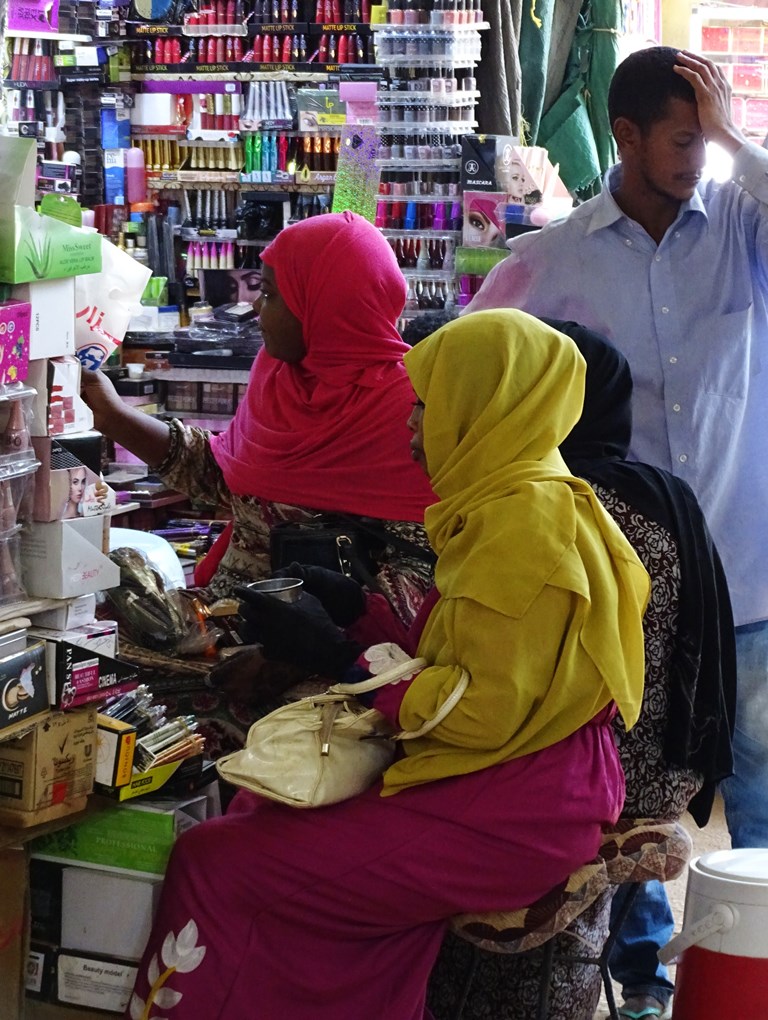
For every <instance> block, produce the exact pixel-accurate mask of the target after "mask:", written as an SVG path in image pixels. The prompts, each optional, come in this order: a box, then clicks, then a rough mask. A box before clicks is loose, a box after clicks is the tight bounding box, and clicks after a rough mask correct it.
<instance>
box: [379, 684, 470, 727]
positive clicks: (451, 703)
mask: <svg viewBox="0 0 768 1020" xmlns="http://www.w3.org/2000/svg"><path fill="white" fill-rule="evenodd" d="M468 686H469V673H468V672H467V671H466V669H464V667H463V666H462V667H461V676H460V677H459V682H458V683H457V684H456V686H455V687H454V688H453V690H452V691H451V693H450V694H449V695H448V697H447V698H446V699H445V701H444V702H443V703H442V705H441V706H440V708H439V709H438V710H437V712H436V713H435V715H434V716H433V717H432V718H431V719H427V721H426V722H425V723H424V724H423V725H422V726H419V728H418V729H417V730H401V731H400V732H399V733H396V734H395V735H394V737H393V738H392V739H393V740H415V739H416V737H423V736H424V734H425V733H429V732H430V730H433V729H434V728H435V727H436V726H439V725H440V723H441V722H442V721H443V719H445V717H446V716H447V715H448V714H449V713H450V712H452V711H453V710H454V708H456V706H457V705H458V703H459V701H460V700H461V699H462V698H463V697H464V692H465V691H466V689H467V687H468Z"/></svg>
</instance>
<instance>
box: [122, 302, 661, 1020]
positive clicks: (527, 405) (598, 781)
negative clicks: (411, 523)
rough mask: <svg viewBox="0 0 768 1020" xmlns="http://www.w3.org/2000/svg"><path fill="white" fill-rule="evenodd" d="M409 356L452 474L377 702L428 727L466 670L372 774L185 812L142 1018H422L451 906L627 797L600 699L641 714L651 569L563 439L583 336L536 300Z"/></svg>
mask: <svg viewBox="0 0 768 1020" xmlns="http://www.w3.org/2000/svg"><path fill="white" fill-rule="evenodd" d="M405 362H406V368H407V370H408V373H409V375H410V377H411V380H412V382H413V386H414V389H415V391H416V394H417V396H418V398H419V401H420V404H419V405H418V406H417V407H416V408H415V409H414V412H413V414H412V416H411V423H410V424H411V429H412V431H413V434H414V435H413V440H412V443H411V446H412V449H413V453H414V456H415V457H416V459H418V460H423V461H425V463H426V467H427V469H428V471H429V474H430V476H431V479H432V484H433V486H434V489H435V492H436V493H437V495H438V496H439V502H438V503H437V504H435V505H434V506H432V507H430V508H429V509H428V511H427V519H426V525H427V529H428V532H429V535H430V539H431V541H432V543H433V545H434V547H435V550H436V551H437V553H438V554H439V559H438V564H437V572H436V585H437V590H436V593H435V597H434V598H433V599H432V607H431V612H430V613H429V618H428V620H427V622H426V625H423V622H422V627H423V633H422V634H421V638H420V641H419V645H418V651H419V653H420V654H421V655H423V656H424V657H425V658H426V659H427V661H428V662H429V663H431V665H429V666H428V667H426V668H425V669H423V670H422V671H421V672H420V673H418V674H417V675H416V676H415V677H414V678H413V679H412V680H410V681H407V682H404V683H401V684H398V685H392V686H390V687H387V688H383V689H382V691H381V693H379V694H377V701H376V707H377V708H379V709H380V710H381V711H383V712H384V713H385V714H387V715H389V716H390V717H392V718H393V720H394V721H396V723H398V724H399V725H400V726H402V727H404V728H406V729H410V730H415V729H417V728H419V727H420V726H421V725H422V723H424V722H427V721H429V720H432V719H433V718H434V716H435V715H436V713H437V712H438V710H439V709H440V707H441V706H442V705H444V704H445V702H446V701H447V699H448V698H449V697H450V695H451V693H452V692H453V691H454V690H455V689H456V685H457V683H458V681H459V678H460V676H462V673H464V674H468V677H469V682H468V686H467V688H466V690H465V692H464V693H463V695H462V696H461V697H460V698H459V699H458V702H457V704H456V705H455V707H454V708H453V709H452V711H450V712H449V713H448V714H447V716H446V717H445V719H444V721H443V722H441V723H440V724H439V725H438V726H437V727H436V728H434V729H433V730H432V731H431V732H429V733H427V734H426V735H425V736H424V737H422V738H419V739H417V740H413V741H407V742H406V745H407V747H406V749H407V755H406V756H405V757H403V758H401V759H400V760H399V761H398V762H396V763H395V764H394V765H393V766H392V767H391V768H390V769H389V770H388V771H387V773H386V774H385V776H384V781H383V785H382V784H378V785H377V786H375V787H373V788H372V789H370V790H368V791H367V792H366V793H364V794H362V795H360V796H358V797H355V798H353V799H351V800H348V801H343V802H341V803H339V804H334V805H332V806H329V807H325V808H318V809H315V810H311V811H299V810H296V809H295V808H292V807H288V806H285V805H283V804H279V803H276V802H274V801H266V800H262V799H260V798H258V797H255V796H253V795H251V794H248V793H245V792H244V791H241V792H240V793H239V794H238V796H237V797H236V798H235V801H234V802H233V805H232V808H231V809H230V811H229V813H228V814H227V816H226V817H225V818H221V819H215V820H214V821H211V822H205V823H203V824H202V825H199V826H196V827H195V828H193V829H191V830H189V831H188V832H186V833H184V834H183V835H182V836H181V837H180V839H179V840H178V841H177V843H176V845H175V847H174V850H173V853H172V855H171V860H170V863H169V867H168V872H167V875H166V880H165V883H164V888H163V895H162V899H161V902H160V905H159V908H158V912H157V916H156V919H155V923H154V927H153V932H152V935H151V938H150V942H149V945H148V947H147V950H146V952H145V955H144V959H143V961H142V964H141V966H140V968H139V977H138V979H137V984H136V990H135V993H134V997H133V999H132V1001H131V1004H130V1009H129V1013H130V1016H131V1017H132V1018H134V1020H140V1018H142V1020H148V1018H151V1017H154V1016H156V1015H157V1016H159V1015H160V1013H161V1012H163V1010H162V1009H161V1008H160V1007H161V1006H162V1007H165V1008H167V1007H169V1006H170V1005H173V1010H172V1012H173V1017H174V1020H197V1018H198V1017H200V1016H206V1017H216V1018H217V1020H241V1018H242V1017H245V1016H247V1017H249V1020H272V1018H273V1017H275V1016H289V1017H291V1020H362V1018H366V1020H369V1018H370V1020H426V1018H427V1017H428V1016H429V1014H428V1013H427V1012H426V1007H425V993H426V984H427V979H428V976H429V972H430V970H431V968H432V964H433V962H434V960H435V958H436V956H437V953H438V950H439V948H440V944H441V942H442V939H443V936H444V934H445V931H446V928H447V924H448V919H449V918H450V917H451V916H452V915H453V914H458V913H465V912H477V911H487V910H505V909H506V910H511V909H515V908H518V907H522V906H525V905H527V904H530V903H533V902H534V901H535V900H537V899H538V898H539V897H540V896H542V895H544V894H545V893H546V892H548V891H549V890H550V889H552V888H553V887H554V886H555V885H556V884H557V883H559V882H561V881H563V880H564V879H565V878H566V877H567V876H568V875H569V874H570V873H571V872H572V871H573V870H575V869H576V868H577V867H579V866H580V865H582V864H584V863H585V862H586V861H589V860H591V859H592V858H593V857H594V856H595V854H596V853H597V850H598V847H599V844H600V835H601V827H602V826H603V825H605V824H607V823H611V822H613V821H615V819H616V817H617V816H618V814H619V811H620V809H621V804H622V801H623V795H624V781H623V776H622V773H621V768H620V765H619V762H618V756H617V753H616V747H615V745H614V742H613V735H612V730H611V726H610V719H611V716H612V715H613V713H614V712H615V707H614V706H616V705H617V706H618V708H619V710H620V711H621V713H622V716H623V718H624V720H625V722H626V723H627V725H632V723H633V722H634V720H635V718H636V716H637V713H638V709H639V705H640V700H641V694H642V683H643V650H642V649H643V643H642V612H643V608H644V604H645V600H646V597H647V594H648V580H647V576H646V574H645V572H644V570H643V568H642V567H641V565H640V563H639V560H637V558H636V557H635V554H634V553H633V552H632V550H631V548H630V546H629V545H628V544H627V542H626V541H625V540H624V539H623V537H622V536H621V534H620V532H619V531H618V529H617V528H616V526H615V525H614V524H613V522H612V521H611V519H610V518H609V517H608V516H607V514H605V512H604V511H603V510H602V508H601V506H600V504H599V503H598V502H597V501H596V499H595V497H594V496H593V494H592V490H591V489H590V488H589V486H588V485H587V484H586V483H584V482H581V481H579V480H578V479H576V478H574V477H573V476H571V475H570V474H569V473H568V470H567V469H566V467H565V464H564V463H563V461H562V460H561V458H560V455H559V453H558V452H557V447H558V445H559V444H560V443H561V442H562V440H563V439H564V438H565V436H566V435H567V434H568V433H569V432H570V430H571V427H572V426H573V425H574V424H575V422H576V420H577V419H578V417H579V414H580V411H581V405H582V400H583V395H584V377H585V365H584V362H583V360H582V358H581V355H580V354H579V353H578V351H577V349H576V347H575V345H574V344H573V342H572V341H571V340H569V339H568V338H567V337H565V336H563V335H562V334H560V333H558V332H556V331H555V330H553V329H551V328H549V327H547V326H545V325H544V324H543V323H541V322H539V321H538V320H536V319H533V318H531V317H529V316H527V315H525V314H523V313H520V312H514V311H489V312H479V313H477V314H476V315H469V316H466V317H464V318H462V319H459V320H457V321H456V322H453V323H451V324H450V325H448V326H446V327H444V328H443V329H441V330H439V331H438V332H437V333H436V334H434V335H433V336H432V337H431V338H429V339H428V340H426V341H423V342H422V344H420V345H419V346H418V347H417V348H415V349H414V350H413V351H412V352H410V353H409V354H408V355H406V359H405ZM422 404H423V408H422V406H421V405H422ZM424 616H426V612H425V614H424ZM297 619H298V618H297ZM417 623H418V621H417ZM379 647H380V646H379ZM412 650H413V649H412V648H409V649H407V651H408V652H409V653H410V652H411V651H412ZM376 660H377V652H375V651H374V650H371V649H369V651H368V652H367V653H366V654H365V656H364V657H363V659H362V664H365V663H367V664H368V666H369V667H370V669H369V672H371V671H373V670H374V669H375V668H376ZM356 668H357V669H359V668H360V666H358V667H356ZM382 794H384V796H382ZM164 967H165V968H166V969H165V970H163V968H164ZM174 968H175V969H174ZM164 981H166V982H167V988H166V987H163V988H162V989H160V992H158V988H159V987H160V983H162V982H164ZM161 993H162V994H161Z"/></svg>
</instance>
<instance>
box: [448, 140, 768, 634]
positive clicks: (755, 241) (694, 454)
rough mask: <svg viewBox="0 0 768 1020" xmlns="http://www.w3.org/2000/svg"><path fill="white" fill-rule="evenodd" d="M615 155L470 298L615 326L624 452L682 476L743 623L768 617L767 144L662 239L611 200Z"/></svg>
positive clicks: (748, 153)
mask: <svg viewBox="0 0 768 1020" xmlns="http://www.w3.org/2000/svg"><path fill="white" fill-rule="evenodd" d="M620 173H621V168H620V166H617V167H613V169H612V170H610V171H609V173H608V176H607V178H606V187H605V188H604V189H603V191H602V192H601V194H600V195H598V196H597V197H596V198H594V199H591V200H590V201H589V202H585V203H584V205H582V206H579V207H578V208H576V209H575V210H574V211H573V213H571V215H570V216H569V217H568V219H566V220H561V221H559V222H557V223H553V224H550V225H549V226H547V227H545V228H544V229H543V230H541V231H537V232H535V233H528V234H524V235H522V236H520V237H516V238H514V239H513V240H512V241H511V242H510V243H509V247H510V250H511V255H510V256H509V258H507V259H505V260H504V261H503V262H501V263H499V264H498V265H497V266H496V267H495V268H494V269H493V271H492V272H491V273H490V274H489V276H488V278H487V279H486V281H485V283H484V284H483V287H482V289H481V290H480V292H479V293H478V294H477V295H476V297H475V298H474V300H473V301H472V303H471V304H470V305H469V307H468V308H467V309H466V311H467V312H471V311H480V310H481V309H484V308H500V307H513V308H521V309H523V310H524V311H527V312H530V313H531V314H533V315H546V316H551V317H553V318H558V319H571V320H574V321H576V322H579V323H581V324H582V325H585V326H588V327H590V328H592V329H594V330H597V331H598V332H600V333H603V334H604V335H605V336H607V337H609V338H610V339H611V340H612V341H613V342H614V343H615V344H616V346H617V347H618V348H619V349H620V350H621V351H623V353H624V354H625V356H626V357H627V359H628V360H629V364H630V367H631V369H632V375H633V378H634V399H633V415H634V428H633V440H632V447H631V451H630V456H631V457H632V458H633V459H635V460H639V461H645V462H647V463H650V464H656V465H658V466H659V467H663V468H666V469H667V470H668V471H671V472H672V473H673V474H675V475H677V476H679V477H680V478H683V479H685V481H686V482H688V484H689V485H690V486H691V488H692V489H693V491H694V492H695V493H696V495H697V496H698V498H699V502H700V503H701V505H702V508H703V510H704V512H705V514H706V516H707V520H708V522H709V526H710V529H711V531H712V534H713V535H714V538H715V541H716V543H717V546H718V549H719V552H720V555H721V557H722V560H723V564H724V566H725V571H726V575H727V577H728V583H729V588H730V592H731V598H732V601H733V610H734V616H735V619H736V623H737V624H745V623H751V622H753V621H756V620H765V619H768V441H767V439H768V437H767V436H766V424H767V422H768V310H767V308H766V298H767V297H768V152H766V151H765V150H764V149H761V148H760V147H759V146H757V145H755V144H754V143H751V142H750V143H747V144H746V145H744V146H742V148H741V149H740V150H739V152H738V153H737V155H736V157H735V159H734V169H733V179H732V180H731V181H728V182H727V183H725V184H717V183H715V182H713V181H710V182H708V183H706V184H702V185H700V186H699V189H698V191H697V192H696V194H695V195H694V196H693V198H692V199H691V200H690V201H688V202H685V203H683V204H682V206H681V207H680V212H679V215H678V217H677V219H676V220H675V222H674V223H673V224H672V226H671V227H670V228H669V230H668V231H667V232H666V234H665V235H664V238H663V239H662V241H661V243H660V244H659V245H658V246H657V245H656V243H655V241H653V239H652V238H651V237H650V236H649V235H648V234H647V233H646V232H645V230H643V228H642V227H641V226H639V224H637V223H635V222H634V220H631V219H629V218H628V217H627V216H625V215H624V213H623V212H622V211H621V209H619V207H618V205H617V204H616V202H615V200H614V198H613V196H612V194H611V190H615V188H616V187H617V185H618V179H619V175H620Z"/></svg>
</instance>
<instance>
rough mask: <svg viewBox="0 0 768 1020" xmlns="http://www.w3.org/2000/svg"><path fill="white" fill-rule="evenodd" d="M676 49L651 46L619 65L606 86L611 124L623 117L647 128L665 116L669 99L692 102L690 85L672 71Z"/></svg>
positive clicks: (694, 96)
mask: <svg viewBox="0 0 768 1020" xmlns="http://www.w3.org/2000/svg"><path fill="white" fill-rule="evenodd" d="M678 52H679V51H678V50H676V49H673V48H672V47H671V46H651V47H650V48H648V49H645V50H638V51H637V52H636V53H632V54H630V56H628V57H627V59H626V60H623V61H622V62H621V63H620V64H619V66H618V67H617V68H616V71H615V72H614V75H613V78H612V80H611V85H610V88H609V89H608V117H609V119H610V122H611V127H613V125H614V124H615V123H616V120H617V118H619V117H626V118H627V120H630V121H632V123H633V124H637V126H638V127H639V128H640V129H641V131H647V129H648V128H649V127H650V126H651V125H652V124H655V123H656V122H657V121H659V120H662V119H663V118H664V117H665V116H666V113H667V103H668V102H669V100H670V99H683V100H685V101H686V102H689V103H695V102H696V93H695V92H694V91H693V86H692V85H691V84H690V83H689V82H687V81H686V80H685V78H681V77H680V75H679V74H677V73H676V72H675V71H674V70H673V68H674V66H675V64H676V63H677V54H678Z"/></svg>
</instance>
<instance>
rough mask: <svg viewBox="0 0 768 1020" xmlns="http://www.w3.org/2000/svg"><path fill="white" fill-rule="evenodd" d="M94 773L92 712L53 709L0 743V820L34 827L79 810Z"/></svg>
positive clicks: (94, 713)
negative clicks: (23, 733) (26, 730)
mask: <svg viewBox="0 0 768 1020" xmlns="http://www.w3.org/2000/svg"><path fill="white" fill-rule="evenodd" d="M95 771H96V710H95V709H91V708H86V709H81V710H79V711H76V712H53V713H51V714H50V715H49V716H48V717H47V718H45V719H43V720H42V721H40V722H39V723H38V724H37V725H36V726H35V727H34V729H33V730H32V732H31V733H28V734H27V735H26V736H24V737H18V738H17V739H16V740H9V741H6V742H4V743H2V744H0V776H2V778H3V782H2V794H0V824H3V825H17V826H28V825H38V824H40V823H42V822H44V821H49V820H50V819H52V818H58V817H61V816H62V815H66V814H72V813H74V812H75V811H81V810H82V809H83V808H84V807H85V802H86V799H87V797H88V794H89V793H91V791H92V790H93V777H94V774H95ZM65 831H66V830H65Z"/></svg>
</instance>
